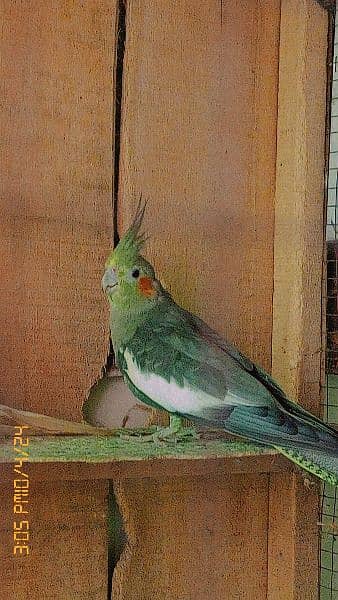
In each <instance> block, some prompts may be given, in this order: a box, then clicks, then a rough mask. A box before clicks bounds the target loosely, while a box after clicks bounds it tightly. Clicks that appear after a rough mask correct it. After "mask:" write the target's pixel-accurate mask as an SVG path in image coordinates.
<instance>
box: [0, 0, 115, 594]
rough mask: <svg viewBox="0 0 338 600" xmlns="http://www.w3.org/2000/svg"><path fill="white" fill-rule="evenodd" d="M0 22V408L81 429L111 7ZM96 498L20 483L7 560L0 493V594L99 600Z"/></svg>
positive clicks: (21, 15)
mask: <svg viewBox="0 0 338 600" xmlns="http://www.w3.org/2000/svg"><path fill="white" fill-rule="evenodd" d="M2 13H3V14H2V19H3V26H2V31H1V35H2V38H1V54H2V69H3V71H2V75H1V85H2V89H3V91H4V105H2V107H1V141H2V154H1V229H2V232H1V247H0V253H1V258H0V265H1V266H0V269H1V299H0V302H1V306H0V329H1V348H0V371H1V374H0V377H1V402H3V403H4V404H11V405H13V406H16V407H17V408H21V407H22V408H26V409H30V410H34V411H37V412H42V413H46V414H50V415H55V416H60V417H63V418H69V419H74V420H80V418H81V413H80V408H81V404H82V402H83V400H84V398H85V394H86V391H87V389H88V388H89V387H90V385H91V384H92V383H93V382H94V381H95V379H96V378H97V377H98V376H99V375H100V370H101V367H102V365H103V364H104V362H105V357H106V353H107V347H108V334H107V327H106V325H107V310H106V303H105V300H104V298H103V295H101V294H100V277H101V271H102V265H103V262H104V260H105V256H106V253H107V250H108V248H109V245H110V238H111V230H112V207H111V197H112V113H113V94H112V79H113V78H112V73H113V60H114V46H115V42H114V40H115V21H116V6H115V2H114V1H112V0H109V1H108V0H102V1H101V2H99V3H98V2H96V1H95V0H88V1H86V2H81V1H80V0H72V1H71V2H69V1H68V0H59V1H58V2H54V3H53V2H52V3H51V2H45V1H44V0H34V1H33V2H28V1H19V0H13V1H11V2H5V3H3V6H2ZM106 494H107V489H106V483H105V482H100V483H98V482H95V481H92V482H88V483H86V482H85V483H79V484H76V485H75V484H74V483H69V484H68V483H59V482H55V483H54V484H53V485H49V484H48V485H44V484H40V485H34V486H32V488H31V490H30V504H29V507H30V516H29V520H30V525H31V539H32V546H31V554H30V556H29V557H21V558H15V559H13V557H12V554H13V543H12V539H13V538H12V536H13V520H14V518H13V508H12V502H13V500H12V498H13V490H12V488H9V489H4V488H3V486H2V487H1V497H2V499H1V502H2V506H6V507H7V511H6V512H5V518H4V513H3V511H2V518H1V528H2V529H5V531H1V536H0V537H1V547H0V548H1V549H0V553H1V564H2V566H3V571H2V580H1V590H2V591H1V595H2V597H4V598H5V597H6V598H14V597H15V598H16V599H18V600H21V599H22V600H23V599H24V598H27V597H28V596H29V597H30V598H32V599H37V600H40V599H41V598H42V597H44V598H53V599H56V598H57V599H60V600H69V599H70V598H72V600H73V599H75V598H78V599H79V600H83V598H92V599H94V598H95V599H100V600H102V599H105V598H106V594H107V591H106V589H107V585H106V584H107V581H106V579H107V548H106V523H105V520H106V502H105V497H106ZM13 569H14V575H13Z"/></svg>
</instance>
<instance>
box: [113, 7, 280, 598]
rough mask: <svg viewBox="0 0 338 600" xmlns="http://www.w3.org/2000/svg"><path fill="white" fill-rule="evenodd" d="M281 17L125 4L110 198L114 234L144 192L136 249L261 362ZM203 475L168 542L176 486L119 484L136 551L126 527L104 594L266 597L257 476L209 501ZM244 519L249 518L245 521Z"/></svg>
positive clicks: (185, 301)
mask: <svg viewBox="0 0 338 600" xmlns="http://www.w3.org/2000/svg"><path fill="white" fill-rule="evenodd" d="M279 17H280V7H279V2H258V1H257V2H256V1H254V2H250V3H248V2H244V1H243V2H242V1H239V2H234V1H232V2H227V3H224V2H223V3H222V2H216V1H211V0H208V1H207V2H203V3H202V2H198V3H192V2H190V1H188V0H186V1H183V2H178V1H173V2H170V3H165V2H162V1H160V0H157V1H155V2H150V1H146V2H141V1H139V0H131V1H130V2H128V5H127V26H126V29H127V38H126V39H127V41H126V53H125V60H124V88H123V89H124V94H123V105H122V114H123V120H122V139H121V165H120V186H119V197H118V215H119V225H120V229H121V230H124V229H125V228H126V227H127V226H128V224H129V223H130V220H131V218H132V216H133V213H134V210H135V205H136V203H137V199H138V197H139V194H140V193H141V192H142V193H143V198H147V199H148V207H147V215H146V221H145V229H147V232H148V233H149V234H150V235H151V239H150V241H149V243H148V245H147V248H146V255H147V257H148V258H149V259H150V260H151V261H153V262H154V263H155V266H156V268H157V272H158V275H159V277H160V279H161V280H162V281H163V283H164V284H165V285H166V286H167V287H168V288H169V290H170V291H171V292H172V293H173V295H174V297H175V298H176V299H177V300H178V301H179V302H180V303H181V304H182V305H183V306H185V307H186V308H188V309H190V310H192V311H194V312H196V313H197V314H199V315H201V316H202V318H204V319H206V321H207V322H209V323H210V324H211V325H212V326H214V327H215V328H216V329H217V330H218V331H220V333H226V334H227V335H228V337H229V338H230V339H232V340H233V341H235V342H236V343H237V344H238V345H239V346H240V348H241V349H242V350H244V351H245V352H247V353H248V354H249V355H250V356H252V357H253V358H255V359H256V360H257V361H258V362H259V363H261V364H263V365H264V366H265V367H267V368H270V366H271V329H272V286H273V200H274V182H275V148H276V120H277V83H278V42H279ZM208 484H209V482H208V481H204V480H200V481H197V480H191V481H189V482H187V484H186V485H184V486H183V484H182V486H181V487H180V497H179V502H178V503H177V506H181V509H180V510H181V511H182V512H181V513H178V514H177V515H176V517H175V515H174V514H173V515H172V516H171V517H170V519H171V521H170V519H169V521H170V523H171V525H170V527H171V528H172V533H171V534H170V543H169V542H168V541H166V540H167V539H168V536H169V529H168V526H167V524H166V523H167V512H166V511H169V510H170V508H169V507H170V504H171V499H172V498H173V497H175V494H176V489H177V486H178V485H179V484H178V482H177V481H176V480H172V481H171V482H170V481H168V482H166V484H165V488H163V490H165V492H164V491H163V490H162V488H161V487H160V486H158V485H153V484H151V483H149V482H146V483H144V484H142V488H139V484H135V482H125V483H121V484H120V486H119V501H120V504H121V507H122V512H123V515H124V517H125V518H127V520H128V523H129V522H130V523H132V525H131V526H130V528H129V530H128V533H130V532H132V531H136V532H138V533H137V534H136V537H137V541H138V543H140V544H141V547H142V549H143V556H142V557H141V556H140V554H139V550H138V548H137V545H136V542H135V543H134V542H133V539H134V538H132V535H133V534H132V533H130V535H131V540H130V547H129V551H127V552H126V553H125V555H124V558H123V559H122V561H121V563H120V565H119V566H118V569H117V572H116V575H115V581H114V586H115V588H114V589H115V595H114V598H117V599H118V598H121V599H122V598H123V599H124V600H125V599H129V598H130V599H131V598H133V600H136V599H137V600H141V599H142V600H143V599H144V600H146V598H149V597H155V598H161V597H163V589H164V588H163V586H164V583H163V582H164V581H165V582H166V583H165V585H166V596H165V597H168V598H172V599H174V598H178V597H179V598H180V600H183V599H188V598H196V597H198V598H201V599H202V598H205V597H206V596H210V597H213V598H221V597H226V598H231V597H233V598H235V597H236V593H237V591H236V590H237V589H238V587H239V586H240V589H241V596H240V597H243V598H248V599H249V598H252V597H253V595H252V593H253V590H254V595H255V596H256V597H259V598H264V597H265V595H266V583H267V550H266V543H267V520H266V519H265V515H266V514H267V512H266V511H267V506H268V478H267V477H266V476H259V477H257V479H256V478H255V477H252V478H249V480H248V482H247V484H246V483H245V482H243V481H242V478H230V479H229V478H221V479H220V480H219V482H218V483H217V503H216V504H214V502H213V500H214V499H215V498H214V496H213V494H212V493H211V494H210V495H208V494H207V493H206V492H204V491H203V490H204V489H205V488H207V486H208ZM180 485H181V484H180ZM213 485H216V484H215V483H214V484H213ZM258 488H259V489H260V492H258ZM140 489H142V494H141V491H140ZM212 489H213V490H214V489H215V488H214V487H213V488H212ZM143 494H144V496H142V495H143ZM141 497H142V502H141ZM195 497H196V498H198V522H199V523H200V525H199V527H200V528H199V529H198V530H196V531H195V530H194V517H195V507H194V503H193V502H192V498H195ZM248 499H250V502H249V503H248V504H246V501H247V500H248ZM215 502H216V500H215ZM149 503H150V504H149ZM241 504H245V505H246V507H247V514H246V517H245V519H243V520H240V518H239V514H240V506H241ZM221 505H222V506H223V507H224V512H222V511H221V510H220V508H219V507H220V506H221ZM175 506H176V505H175ZM250 506H251V509H250V508H249V507H250ZM159 507H160V516H158V515H157V513H156V510H157V508H159ZM217 507H218V508H217ZM233 507H234V510H235V514H236V515H237V517H235V520H236V535H232V534H231V530H230V532H229V536H228V537H227V527H228V526H229V515H230V512H231V510H232V508H233ZM236 511H237V512H236ZM251 511H252V512H251ZM149 512H150V514H149ZM257 514H260V515H261V518H259V519H257V518H256V517H255V515H257ZM225 515H228V520H225ZM168 518H169V517H168ZM187 520H189V526H187V527H186V526H185V523H186V522H187ZM248 521H249V522H250V523H254V526H253V529H250V528H249V531H248V528H247V522H248ZM182 522H183V525H182ZM203 523H204V524H206V523H209V525H208V526H204V525H203ZM154 524H155V529H154ZM207 528H210V530H212V531H213V536H214V539H215V540H216V541H215V543H213V542H212V539H210V538H208V535H207V533H206V529H207ZM253 530H254V533H253ZM140 532H142V533H140ZM143 537H146V539H147V545H146V546H145V545H144V546H143V543H142V541H141V540H142V539H143ZM159 540H160V542H159ZM221 540H222V541H221ZM134 541H135V540H134ZM219 548H222V549H223V551H224V552H226V553H228V555H229V556H234V557H235V561H238V565H239V570H236V568H234V564H235V563H233V562H232V563H231V564H230V563H229V562H227V561H226V560H225V561H224V560H222V557H221V555H220V550H219ZM239 548H240V551H239ZM188 551H189V558H187V557H186V556H185V553H186V552H188ZM241 552H243V553H244V554H245V556H246V559H247V562H246V568H245V571H244V567H243V569H242V568H241V566H242V565H243V562H242V559H241V558H240V554H241ZM206 554H208V558H207V559H206V560H207V562H208V567H207V569H205V568H204V559H205V558H204V557H205V556H206ZM180 561H182V565H183V566H182V568H181V567H179V566H178V565H179V564H180ZM257 561H258V562H257ZM258 563H259V568H256V567H257V564H258ZM218 566H220V568H219V570H218ZM141 569H142V571H141ZM138 571H139V572H138ZM210 571H212V572H213V575H212V576H211V575H210V577H209V575H208V573H209V572H210ZM141 573H142V575H141ZM208 577H209V579H208ZM195 578H196V583H195V581H194V579H195ZM205 581H208V582H209V584H210V585H209V587H208V586H207V585H206V584H205ZM199 588H200V590H199ZM156 590H160V591H157V592H156ZM191 590H193V591H191ZM161 594H162V595H161ZM196 594H197V595H196ZM237 597H238V596H237Z"/></svg>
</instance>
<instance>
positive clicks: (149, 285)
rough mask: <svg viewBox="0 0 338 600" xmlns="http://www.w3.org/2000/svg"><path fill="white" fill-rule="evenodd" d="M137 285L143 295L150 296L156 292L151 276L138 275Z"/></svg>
mask: <svg viewBox="0 0 338 600" xmlns="http://www.w3.org/2000/svg"><path fill="white" fill-rule="evenodd" d="M138 287H139V290H140V292H141V294H142V295H143V296H147V297H148V298H151V297H152V296H154V295H155V294H156V290H155V289H154V287H153V282H152V279H151V277H140V279H139V282H138Z"/></svg>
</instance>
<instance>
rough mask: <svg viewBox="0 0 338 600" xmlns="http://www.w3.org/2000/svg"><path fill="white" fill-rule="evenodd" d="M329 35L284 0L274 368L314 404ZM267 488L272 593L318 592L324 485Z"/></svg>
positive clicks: (313, 9)
mask: <svg viewBox="0 0 338 600" xmlns="http://www.w3.org/2000/svg"><path fill="white" fill-rule="evenodd" d="M327 34H328V15H327V13H326V11H325V10H324V9H323V8H322V7H321V6H320V5H319V4H318V3H317V2H315V0H283V1H282V6H281V42H280V76H279V98H278V132H277V140H278V142H277V175H276V203H275V204H276V207H275V244H274V251H275V258H274V264H275V267H274V268H275V283H274V303H273V346H272V348H273V369H272V371H273V375H274V376H275V378H276V379H277V380H278V381H279V382H280V383H281V384H282V385H283V387H284V389H285V390H286V391H287V392H288V393H289V394H290V396H291V397H292V398H294V399H296V400H298V401H299V402H300V403H301V404H303V405H304V406H305V407H307V408H309V409H310V410H312V411H313V412H318V411H319V407H320V384H321V345H322V331H321V303H322V297H321V292H322V269H323V248H324V244H323V231H324V224H323V215H324V198H325V191H324V167H325V113H326V68H327V67H326V56H327V39H328V35H327ZM270 489H271V494H270V517H271V518H270V536H269V583H268V590H269V595H268V597H269V599H270V598H271V600H277V599H278V598H280V596H279V595H278V593H279V592H278V590H280V589H281V586H282V589H283V594H284V595H283V598H285V599H286V600H289V599H290V600H291V599H292V600H305V599H306V600H315V599H316V598H317V595H318V534H319V530H318V524H317V521H318V505H319V490H318V487H317V486H315V487H314V488H312V489H311V490H306V489H305V488H304V485H303V484H302V482H301V480H300V479H297V478H295V477H294V476H293V477H291V478H290V477H289V476H286V475H285V476H281V475H272V476H271V488H270ZM277 498H279V499H280V504H279V507H278V508H277V507H276V500H277ZM290 534H291V537H290ZM288 535H289V538H290V539H289V540H288Z"/></svg>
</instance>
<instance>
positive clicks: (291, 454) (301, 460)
mask: <svg viewBox="0 0 338 600" xmlns="http://www.w3.org/2000/svg"><path fill="white" fill-rule="evenodd" d="M275 448H276V450H279V452H280V453H281V454H284V456H286V457H287V458H289V459H290V460H292V462H294V463H295V464H297V465H298V466H299V467H301V468H302V469H304V470H305V471H308V472H309V473H312V474H313V475H316V476H317V477H319V478H320V479H322V480H323V481H325V482H326V483H329V484H330V485H333V486H336V487H338V455H337V454H332V453H329V452H326V451H325V450H324V449H319V450H315V449H312V448H297V449H296V448H292V449H291V448H285V447H282V446H275Z"/></svg>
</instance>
